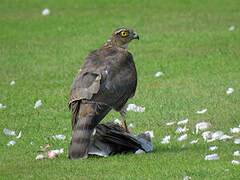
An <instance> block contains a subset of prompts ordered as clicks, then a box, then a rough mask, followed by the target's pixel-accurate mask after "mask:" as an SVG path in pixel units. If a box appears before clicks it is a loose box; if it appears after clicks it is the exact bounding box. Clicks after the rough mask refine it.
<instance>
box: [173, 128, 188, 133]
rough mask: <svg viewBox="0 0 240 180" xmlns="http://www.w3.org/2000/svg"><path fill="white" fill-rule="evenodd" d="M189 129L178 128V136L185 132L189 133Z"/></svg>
mask: <svg viewBox="0 0 240 180" xmlns="http://www.w3.org/2000/svg"><path fill="white" fill-rule="evenodd" d="M188 130H189V129H188V128H187V127H186V126H184V127H183V128H182V127H178V128H177V130H176V134H180V133H184V132H187V131H188Z"/></svg>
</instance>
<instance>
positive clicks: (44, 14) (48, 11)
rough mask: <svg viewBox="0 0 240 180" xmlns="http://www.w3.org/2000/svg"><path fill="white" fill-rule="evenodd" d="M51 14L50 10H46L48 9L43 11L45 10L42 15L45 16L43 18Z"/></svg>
mask: <svg viewBox="0 0 240 180" xmlns="http://www.w3.org/2000/svg"><path fill="white" fill-rule="evenodd" d="M49 14H50V10H49V9H47V8H46V9H43V10H42V15H43V16H47V15H49Z"/></svg>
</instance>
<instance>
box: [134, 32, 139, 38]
mask: <svg viewBox="0 0 240 180" xmlns="http://www.w3.org/2000/svg"><path fill="white" fill-rule="evenodd" d="M133 39H137V40H139V36H138V34H137V33H136V32H134V33H133Z"/></svg>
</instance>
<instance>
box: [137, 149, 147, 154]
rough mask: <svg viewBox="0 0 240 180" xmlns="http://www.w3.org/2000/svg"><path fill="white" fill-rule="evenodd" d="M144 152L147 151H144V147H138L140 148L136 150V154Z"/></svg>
mask: <svg viewBox="0 0 240 180" xmlns="http://www.w3.org/2000/svg"><path fill="white" fill-rule="evenodd" d="M143 153H145V151H143V150H142V149H138V150H137V151H136V152H135V154H143Z"/></svg>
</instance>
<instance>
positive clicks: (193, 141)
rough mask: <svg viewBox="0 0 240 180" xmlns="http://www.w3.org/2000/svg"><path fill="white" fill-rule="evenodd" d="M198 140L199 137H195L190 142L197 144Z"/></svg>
mask: <svg viewBox="0 0 240 180" xmlns="http://www.w3.org/2000/svg"><path fill="white" fill-rule="evenodd" d="M197 142H198V139H194V140H192V141H191V142H190V144H196V143H197Z"/></svg>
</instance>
